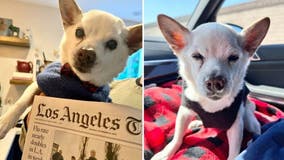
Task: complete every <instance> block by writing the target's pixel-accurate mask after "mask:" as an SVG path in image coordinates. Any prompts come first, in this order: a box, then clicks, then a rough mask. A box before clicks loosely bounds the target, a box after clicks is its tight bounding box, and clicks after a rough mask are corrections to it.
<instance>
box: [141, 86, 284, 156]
mask: <svg viewBox="0 0 284 160" xmlns="http://www.w3.org/2000/svg"><path fill="white" fill-rule="evenodd" d="M144 95H145V98H144V150H145V151H144V157H145V159H146V160H148V159H150V158H151V157H152V156H153V155H154V154H155V153H157V152H159V151H160V150H162V149H163V148H164V147H165V145H166V144H167V143H169V142H170V141H171V139H172V137H173V134H174V127H175V118H176V113H177V111H178V108H179V105H180V100H181V86H179V85H171V86H170V87H168V88H162V87H153V88H149V89H146V90H145V91H144ZM249 99H250V100H251V101H252V102H254V103H255V104H256V111H255V115H256V117H257V119H258V120H259V122H260V123H261V125H264V124H266V123H269V122H273V121H276V120H278V119H279V118H283V117H284V113H283V112H282V111H281V110H280V109H278V108H276V107H274V106H272V105H270V104H267V103H265V102H262V101H260V100H257V99H253V98H249ZM249 139H251V135H250V134H249V133H248V132H245V133H244V140H243V145H242V147H243V149H244V148H246V144H247V142H248V140H249ZM227 156H228V141H227V137H226V133H225V132H224V131H219V130H218V129H213V128H204V127H201V128H198V129H195V130H187V132H186V134H185V137H184V139H183V144H182V146H181V147H180V149H179V150H178V151H177V152H176V153H175V155H174V157H173V159H178V160H185V159H186V160H191V159H192V160H193V159H194V160H196V159H200V160H225V159H227Z"/></svg>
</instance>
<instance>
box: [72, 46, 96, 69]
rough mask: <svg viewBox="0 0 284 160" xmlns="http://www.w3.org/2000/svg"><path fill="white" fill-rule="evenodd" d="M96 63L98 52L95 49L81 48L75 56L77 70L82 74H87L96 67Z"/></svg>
mask: <svg viewBox="0 0 284 160" xmlns="http://www.w3.org/2000/svg"><path fill="white" fill-rule="evenodd" d="M95 61H96V52H95V51H94V50H93V49H83V48H81V49H80V50H79V51H78V53H77V54H76V55H75V68H77V69H78V70H79V71H80V72H82V73H86V72H89V71H90V69H91V68H92V67H93V66H94V64H95Z"/></svg>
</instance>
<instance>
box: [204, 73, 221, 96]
mask: <svg viewBox="0 0 284 160" xmlns="http://www.w3.org/2000/svg"><path fill="white" fill-rule="evenodd" d="M205 83H206V88H207V89H208V90H209V91H212V92H219V91H222V90H223V89H224V87H225V84H226V80H225V78H224V77H222V76H217V77H212V78H210V79H209V80H207V81H206V82H205Z"/></svg>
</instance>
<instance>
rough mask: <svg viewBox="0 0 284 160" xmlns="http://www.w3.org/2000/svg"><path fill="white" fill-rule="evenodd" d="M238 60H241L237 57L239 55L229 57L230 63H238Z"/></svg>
mask: <svg viewBox="0 0 284 160" xmlns="http://www.w3.org/2000/svg"><path fill="white" fill-rule="evenodd" d="M238 59H239V56H237V55H230V56H229V57H228V61H229V62H236V61H237V60H238Z"/></svg>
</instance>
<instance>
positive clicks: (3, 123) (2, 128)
mask: <svg viewBox="0 0 284 160" xmlns="http://www.w3.org/2000/svg"><path fill="white" fill-rule="evenodd" d="M15 123H16V122H14V121H13V119H11V118H10V117H8V116H6V115H4V116H3V117H0V139H3V138H4V137H5V136H6V134H7V133H8V131H9V130H10V129H11V128H13V127H14V125H15Z"/></svg>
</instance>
